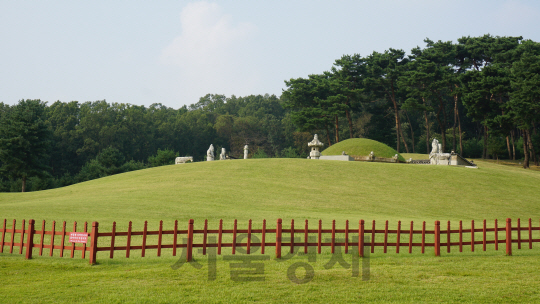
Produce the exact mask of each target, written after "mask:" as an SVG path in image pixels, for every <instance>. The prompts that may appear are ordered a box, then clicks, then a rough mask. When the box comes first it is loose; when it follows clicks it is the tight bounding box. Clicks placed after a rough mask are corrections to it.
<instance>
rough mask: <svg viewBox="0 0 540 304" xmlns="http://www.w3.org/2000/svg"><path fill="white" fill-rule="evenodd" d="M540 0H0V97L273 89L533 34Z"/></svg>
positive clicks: (185, 97) (140, 97) (155, 99)
mask: <svg viewBox="0 0 540 304" xmlns="http://www.w3.org/2000/svg"><path fill="white" fill-rule="evenodd" d="M539 29H540V1H525V0H522V1H503V0H476V1H475V0H468V1H460V0H453V1H436V0H408V1H384V0H381V1H373V0H371V1H360V0H358V1H313V0H311V1H292V0H287V1H281V0H279V1H278V0H272V1H265V2H264V3H263V2H262V1H247V0H246V1H239V0H237V1H219V2H212V1H134V0H130V1H73V0H70V1H30V0H25V1H9V0H0V101H3V102H5V103H8V104H15V103H17V101H18V100H20V99H41V100H44V101H48V102H49V104H50V103H52V102H54V101H56V100H60V101H63V102H69V101H72V100H77V101H80V102H85V101H95V100H102V99H105V100H107V101H108V102H117V103H130V104H135V105H146V106H149V105H151V104H153V103H162V104H164V105H166V106H169V107H173V108H179V107H181V106H183V105H184V104H187V105H189V104H192V103H196V102H197V101H198V99H199V98H200V97H201V96H204V95H206V94H208V93H211V94H225V95H226V96H230V95H233V94H234V95H236V96H246V95H250V94H265V93H269V94H276V95H277V96H279V95H281V92H282V89H283V88H285V85H284V80H287V79H290V78H298V77H306V76H307V75H309V74H316V73H322V72H323V71H326V70H329V69H330V68H331V66H332V64H333V62H334V61H335V60H336V59H338V58H340V57H341V56H342V55H344V54H354V53H359V54H361V55H362V56H366V55H368V54H370V53H372V52H373V51H378V52H383V51H384V50H386V49H388V48H397V49H403V50H405V51H406V52H407V53H409V51H410V50H411V48H413V47H416V46H422V47H423V46H424V43H423V40H424V39H425V38H426V37H428V38H430V39H432V40H443V41H447V40H453V41H456V39H457V38H460V37H462V36H482V35H484V34H488V33H489V34H491V35H498V36H523V37H524V38H525V39H532V40H534V41H540V30H539Z"/></svg>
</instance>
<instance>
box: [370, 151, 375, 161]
mask: <svg viewBox="0 0 540 304" xmlns="http://www.w3.org/2000/svg"><path fill="white" fill-rule="evenodd" d="M368 159H369V160H370V161H373V160H374V159H375V154H373V151H371V153H369V155H368Z"/></svg>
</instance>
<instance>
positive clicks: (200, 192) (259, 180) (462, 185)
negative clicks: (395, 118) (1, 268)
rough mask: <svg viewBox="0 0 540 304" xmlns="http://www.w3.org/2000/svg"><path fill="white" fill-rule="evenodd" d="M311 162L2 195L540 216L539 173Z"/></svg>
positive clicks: (42, 204)
mask: <svg viewBox="0 0 540 304" xmlns="http://www.w3.org/2000/svg"><path fill="white" fill-rule="evenodd" d="M478 163H479V166H480V169H467V168H457V167H450V166H421V165H409V164H390V163H388V164H385V163H369V162H338V161H316V160H306V159H250V160H232V161H214V162H199V163H192V164H185V165H171V166H164V167H158V168H152V169H146V170H140V171H135V172H129V173H124V174H119V175H115V176H109V177H105V178H101V179H97V180H93V181H88V182H85V183H81V184H76V185H72V186H69V187H64V188H59V189H52V190H46V191H39V192H29V193H2V194H0V217H2V218H17V219H21V218H34V219H36V220H41V219H45V220H57V221H58V220H67V221H72V220H76V221H95V220H97V221H104V222H107V221H108V222H112V221H113V220H116V221H119V222H120V221H129V220H133V221H137V220H138V221H142V220H149V221H158V220H173V219H179V220H187V219H189V218H194V219H195V220H196V221H200V220H203V219H206V218H207V219H209V220H210V221H217V220H219V219H221V218H223V219H224V220H232V219H235V218H236V219H239V220H248V219H253V220H254V221H255V220H257V221H259V220H260V221H262V219H267V220H272V221H273V220H274V219H276V218H278V217H281V218H283V219H284V220H285V219H290V218H294V219H297V220H300V219H323V220H332V219H336V220H345V219H350V220H356V219H360V218H363V219H366V220H371V219H376V220H386V219H388V220H426V221H428V220H429V221H431V220H437V219H438V220H470V219H484V218H487V219H495V218H497V219H499V220H502V219H504V218H506V217H512V218H516V217H530V216H540V204H539V203H538V191H537V185H538V184H539V182H540V174H539V172H534V171H528V170H522V169H519V168H513V167H507V166H501V165H497V164H493V163H487V162H481V161H478Z"/></svg>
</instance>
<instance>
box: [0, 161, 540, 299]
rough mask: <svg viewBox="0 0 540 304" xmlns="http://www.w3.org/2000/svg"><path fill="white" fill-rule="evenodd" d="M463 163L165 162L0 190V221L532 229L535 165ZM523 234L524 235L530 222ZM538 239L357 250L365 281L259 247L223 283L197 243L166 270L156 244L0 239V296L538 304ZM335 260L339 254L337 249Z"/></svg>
mask: <svg viewBox="0 0 540 304" xmlns="http://www.w3.org/2000/svg"><path fill="white" fill-rule="evenodd" d="M413 158H414V157H413ZM475 162H476V163H477V164H478V165H479V169H467V168H461V167H460V168H458V167H449V166H422V165H409V164H391V163H369V162H339V161H317V160H307V159H250V160H232V161H214V162H199V163H192V164H185V165H172V166H165V167H158V168H152V169H146V170H141V171H135V172H129V173H124V174H119V175H115V176H110V177H106V178H102V179H98V180H93V181H89V182H85V183H81V184H77V185H72V186H69V187H65V188H60V189H52V190H46V191H40V192H31V193H1V194H0V218H8V219H12V218H16V219H18V220H20V219H23V218H25V219H29V218H34V219H36V220H38V221H39V220H42V219H46V220H56V221H63V220H66V221H68V223H70V222H71V221H73V220H76V221H78V222H81V221H99V222H100V231H101V232H103V231H110V229H111V222H112V221H117V222H118V226H117V228H118V230H117V231H126V226H127V222H128V221H130V220H132V221H133V222H134V229H137V230H140V228H141V227H142V225H143V222H144V221H145V220H148V221H149V229H157V226H158V221H159V220H164V222H165V225H166V228H168V229H170V227H171V223H172V222H173V220H175V219H178V220H180V221H181V224H182V227H185V223H186V222H187V220H188V219H189V218H193V219H195V226H196V229H201V228H202V226H201V225H202V221H203V220H204V219H206V218H207V219H209V225H210V228H212V229H215V227H216V225H217V223H218V220H219V219H224V224H225V225H227V227H231V223H232V221H233V219H235V218H236V219H238V220H239V226H245V224H246V222H247V220H248V219H253V220H254V227H260V222H261V221H262V219H267V220H268V223H269V228H271V226H272V225H273V224H275V219H277V218H279V217H281V218H283V220H284V227H288V224H289V221H290V219H291V218H294V219H295V220H297V221H301V220H303V219H309V220H310V223H313V224H314V221H315V220H318V219H322V220H323V223H325V224H324V226H325V229H327V228H328V227H329V226H328V225H329V223H330V221H331V220H333V219H336V220H337V221H338V222H337V225H338V228H342V227H343V225H344V224H343V222H344V220H345V219H349V220H351V221H353V222H356V221H357V220H358V219H365V220H368V221H369V220H372V219H376V220H379V221H382V220H390V224H391V226H394V227H395V224H396V221H397V220H402V221H410V220H415V221H422V220H425V221H427V223H428V229H431V227H432V225H433V221H434V220H441V221H445V220H452V221H457V220H463V221H464V228H467V227H469V226H468V225H469V223H470V222H469V221H470V220H471V219H474V220H482V219H484V218H485V219H488V220H490V223H492V220H493V219H499V222H501V221H503V220H504V219H505V218H507V217H511V218H513V219H516V218H518V217H520V218H522V219H525V218H529V217H532V218H533V220H534V222H533V223H534V225H535V226H537V225H538V218H539V217H540V204H539V203H538V190H537V189H538V188H537V187H538V184H539V182H540V172H538V171H530V170H523V169H520V168H517V167H512V166H504V165H499V164H496V163H493V162H484V161H479V160H477V161H475ZM381 224H382V222H379V225H381ZM501 224H502V222H501ZM68 225H69V224H68ZM310 225H311V224H310ZM57 227H58V226H57ZM378 227H381V226H378ZM454 227H456V226H455V223H454ZM478 227H479V226H478ZM181 229H185V228H181ZM501 233H504V232H501ZM533 233H534V235H535V236H534V238H537V235H538V234H537V233H538V231H535V232H533ZM465 239H467V238H466V237H465ZM104 240H105V238H104ZM389 241H390V242H391V241H392V240H389ZM122 242H124V243H125V237H124V238H122V237H118V238H117V244H118V245H117V246H122V245H121V244H122ZM152 242H155V239H152ZM515 246H516V245H515ZM523 246H524V247H523V248H526V247H527V246H528V245H526V244H524V245H523ZM539 247H540V245H539V244H538V243H535V244H534V245H533V250H529V249H521V250H515V251H514V256H512V257H506V256H504V246H503V244H501V247H500V249H499V251H494V250H493V245H489V246H488V251H486V252H483V251H481V245H478V246H477V249H476V252H470V247H467V246H464V252H462V253H459V252H457V250H456V248H455V247H454V248H453V249H452V253H446V251H444V250H443V253H442V256H441V257H437V258H436V257H433V249H432V248H427V249H426V254H421V253H420V252H419V249H418V248H417V247H416V248H414V250H413V253H412V254H409V253H405V252H406V249H405V248H402V253H400V254H395V253H392V251H394V250H395V249H394V247H390V250H389V253H388V254H383V253H381V252H380V250H378V251H376V252H375V253H374V254H372V255H371V258H370V259H369V260H360V264H361V267H364V266H365V267H369V269H370V276H369V280H367V281H364V280H362V271H363V269H364V268H361V269H360V276H359V277H354V276H352V272H351V271H352V270H351V268H349V269H347V268H344V267H342V266H340V265H339V264H336V265H334V266H333V267H332V268H328V267H327V266H326V265H327V264H326V263H327V262H329V261H331V259H332V257H333V255H331V254H329V253H328V250H326V251H325V252H326V253H325V252H324V251H323V254H321V255H317V259H316V261H310V260H308V259H307V258H306V257H305V256H303V255H296V256H294V257H293V258H291V259H290V260H283V261H279V262H278V261H275V260H273V250H274V249H273V248H271V250H270V249H269V250H268V252H267V254H268V255H269V259H270V260H269V261H264V262H261V263H264V280H263V281H255V280H253V281H249V280H248V281H245V282H236V281H233V280H232V279H231V275H232V271H233V267H232V265H233V262H230V261H225V260H224V256H218V257H217V262H216V268H215V271H216V272H215V273H216V275H215V279H209V275H208V274H209V273H210V267H209V258H208V256H203V255H202V254H201V253H200V252H198V249H196V250H195V252H194V257H195V260H196V262H197V263H198V264H199V265H201V267H202V268H200V269H198V268H196V267H194V266H196V265H190V264H185V265H183V266H182V267H181V268H180V269H177V270H173V269H171V267H170V266H171V265H172V264H174V263H175V262H176V261H177V260H178V258H179V257H172V256H171V254H170V251H167V250H164V253H163V256H162V257H156V251H155V250H148V251H147V257H145V258H141V257H140V251H133V252H132V256H131V258H129V259H126V258H124V257H122V255H124V254H125V253H124V252H123V251H119V252H117V253H116V254H115V258H114V259H112V260H111V259H109V258H108V255H109V253H108V252H99V253H98V261H99V264H98V265H96V266H89V265H88V263H87V261H83V260H81V259H80V257H78V258H75V259H69V258H67V257H65V258H59V257H58V256H56V257H52V258H50V257H45V256H43V257H39V256H38V255H37V253H34V255H35V258H34V259H32V260H29V261H25V260H24V256H23V255H19V254H17V253H14V254H9V253H7V251H6V248H7V247H5V248H4V253H0V277H1V278H2V284H0V302H2V303H12V302H42V303H47V302H51V303H52V302H54V303H58V302H70V303H74V302H85V303H88V302H95V303H125V302H128V303H132V302H133V303H141V302H148V303H173V302H187V303H199V302H200V303H229V302H254V301H257V302H263V303H276V302H279V303H293V302H294V303H298V302H300V303H328V302H343V303H345V302H394V303H418V302H456V301H465V302H467V301H471V302H486V303H497V302H507V301H515V302H539V301H540V293H539V292H538V281H539V280H540V273H539V272H538V271H537V269H538V268H539V267H540V259H538V255H539V254H540V249H539ZM326 249H328V248H326ZM229 250H230V249H229ZM284 250H286V249H284ZM224 252H225V253H224V254H228V253H227V250H225V251H224ZM283 252H285V251H283ZM77 254H79V253H77ZM257 254H258V253H257ZM237 256H239V257H241V256H240V255H237ZM253 256H255V255H253ZM229 257H231V256H230V255H229ZM344 259H345V262H346V263H352V261H351V259H352V257H351V255H350V254H348V255H344ZM238 262H239V261H236V263H238ZM298 262H301V263H305V262H309V264H310V265H312V266H313V267H314V274H315V275H314V278H313V280H312V281H311V282H309V283H306V284H300V285H298V284H295V283H294V282H292V281H291V280H289V279H288V276H289V274H288V271H289V270H290V267H291V266H292V265H294V264H295V263H298ZM253 263H258V262H253ZM366 263H367V264H366ZM362 265H363V266H362ZM366 265H367V266H366ZM365 269H367V268H365ZM243 270H248V269H243ZM299 271H300V272H299V273H298V274H297V275H298V276H300V277H302V276H303V274H302V272H301V271H302V269H300V270H299Z"/></svg>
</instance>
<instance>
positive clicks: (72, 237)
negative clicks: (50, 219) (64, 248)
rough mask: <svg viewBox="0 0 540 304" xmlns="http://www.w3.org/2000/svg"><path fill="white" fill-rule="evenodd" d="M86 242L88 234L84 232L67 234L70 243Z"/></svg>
mask: <svg viewBox="0 0 540 304" xmlns="http://www.w3.org/2000/svg"><path fill="white" fill-rule="evenodd" d="M87 241H88V233H86V232H70V233H69V242H70V243H82V244H86V242H87Z"/></svg>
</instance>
